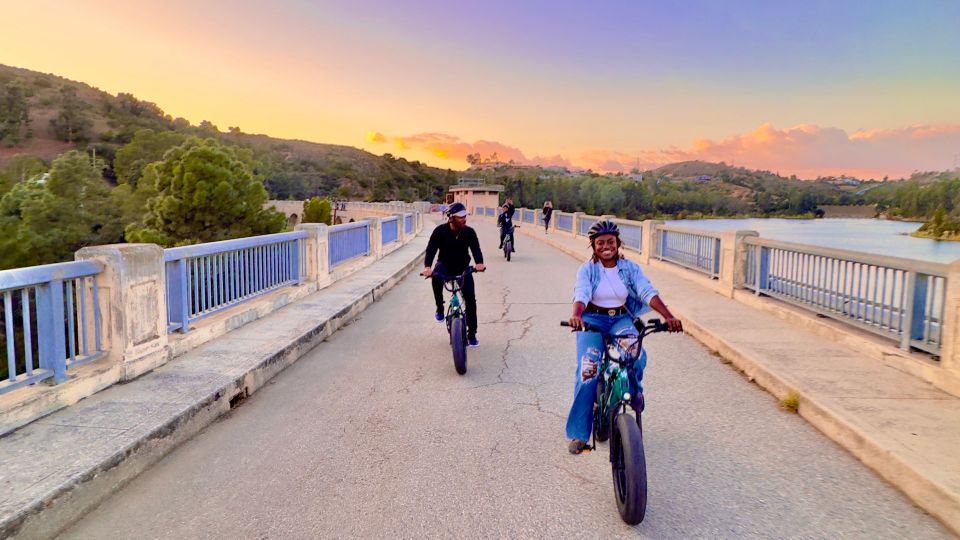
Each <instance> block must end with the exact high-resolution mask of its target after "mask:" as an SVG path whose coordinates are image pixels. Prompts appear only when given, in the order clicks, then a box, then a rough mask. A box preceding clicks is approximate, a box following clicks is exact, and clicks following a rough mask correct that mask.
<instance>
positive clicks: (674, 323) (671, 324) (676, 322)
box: [663, 317, 683, 332]
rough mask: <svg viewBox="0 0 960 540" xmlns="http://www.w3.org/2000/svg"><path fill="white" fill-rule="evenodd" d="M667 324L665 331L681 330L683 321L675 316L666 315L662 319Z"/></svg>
mask: <svg viewBox="0 0 960 540" xmlns="http://www.w3.org/2000/svg"><path fill="white" fill-rule="evenodd" d="M663 322H664V324H666V325H667V332H683V323H681V322H680V319H678V318H676V317H668V318H667V320H665V321H663Z"/></svg>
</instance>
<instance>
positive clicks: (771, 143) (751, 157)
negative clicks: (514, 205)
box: [383, 124, 960, 178]
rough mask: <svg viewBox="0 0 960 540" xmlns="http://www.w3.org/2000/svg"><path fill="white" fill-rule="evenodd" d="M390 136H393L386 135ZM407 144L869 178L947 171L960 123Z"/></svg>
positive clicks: (568, 161)
mask: <svg viewBox="0 0 960 540" xmlns="http://www.w3.org/2000/svg"><path fill="white" fill-rule="evenodd" d="M383 140H386V137H384V139H383ZM393 140H394V141H395V142H396V143H397V146H398V148H400V149H418V150H424V151H427V152H429V153H430V154H431V155H433V156H435V157H437V158H440V159H444V160H450V161H457V162H460V163H461V164H464V162H465V160H466V157H467V155H469V154H474V153H479V154H480V155H481V156H483V157H485V158H486V157H490V156H491V155H492V154H494V153H496V155H497V158H498V160H499V161H501V162H509V161H513V162H515V163H517V164H520V165H540V166H561V167H567V168H573V169H591V170H594V171H598V172H626V171H629V170H630V169H633V168H634V167H639V168H640V169H650V168H654V167H658V166H660V165H665V164H667V163H675V162H678V161H689V160H703V161H714V162H718V161H724V162H727V163H734V164H736V165H740V166H744V167H749V168H753V169H761V170H771V171H776V172H779V173H780V174H784V175H790V174H795V175H797V176H799V177H800V178H814V177H817V176H835V175H844V174H845V175H855V176H859V177H862V178H882V177H883V176H890V177H894V178H896V177H901V176H908V175H910V174H911V173H912V172H913V171H916V170H946V169H949V168H951V167H952V166H953V163H954V159H955V155H956V154H957V153H958V152H960V125H958V124H940V125H922V126H910V127H906V128H900V129H874V130H860V131H856V132H854V133H852V134H848V133H847V132H846V131H844V130H842V129H838V128H830V127H820V126H816V125H811V124H801V125H798V126H794V127H792V128H787V129H777V128H775V127H774V126H773V125H771V124H763V125H761V126H759V127H757V128H756V129H755V130H753V131H751V132H749V133H745V134H742V135H735V136H732V137H728V138H725V139H721V140H717V141H714V140H710V139H703V138H700V139H695V140H694V141H693V142H692V144H691V147H690V148H689V149H682V148H676V147H671V148H665V149H660V150H641V151H639V152H636V153H634V154H631V153H627V152H620V151H614V150H603V149H598V150H587V151H584V152H581V153H580V154H578V155H576V156H573V157H565V156H561V155H559V154H558V155H554V156H549V157H543V156H534V157H532V158H528V157H527V156H526V155H524V153H523V152H522V151H521V150H520V149H519V148H516V147H513V146H509V145H506V144H503V143H499V142H495V141H484V140H480V141H476V142H472V143H471V142H466V141H464V140H462V139H460V138H459V137H456V136H453V135H448V134H444V133H421V134H418V135H412V136H409V137H394V139H393Z"/></svg>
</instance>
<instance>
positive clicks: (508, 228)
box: [497, 205, 517, 251]
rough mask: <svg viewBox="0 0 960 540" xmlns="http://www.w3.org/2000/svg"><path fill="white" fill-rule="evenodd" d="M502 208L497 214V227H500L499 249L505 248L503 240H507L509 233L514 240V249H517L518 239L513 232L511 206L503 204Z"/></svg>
mask: <svg viewBox="0 0 960 540" xmlns="http://www.w3.org/2000/svg"><path fill="white" fill-rule="evenodd" d="M501 210H502V212H500V215H499V216H497V227H499V228H500V248H499V249H503V241H504V240H506V238H507V235H510V239H511V240H513V251H517V239H516V237H515V235H514V234H513V215H512V214H511V213H510V208H509V207H508V206H507V205H503V208H501Z"/></svg>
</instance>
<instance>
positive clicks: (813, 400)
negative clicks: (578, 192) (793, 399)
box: [518, 227, 960, 532]
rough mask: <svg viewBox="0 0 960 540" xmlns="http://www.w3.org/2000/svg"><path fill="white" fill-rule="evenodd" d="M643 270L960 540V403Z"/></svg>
mask: <svg viewBox="0 0 960 540" xmlns="http://www.w3.org/2000/svg"><path fill="white" fill-rule="evenodd" d="M518 230H520V231H521V232H522V233H524V235H525V236H529V237H532V238H536V239H538V240H541V241H544V242H546V243H548V244H550V245H552V246H554V247H556V248H559V249H560V250H562V251H564V252H566V253H568V254H569V255H571V256H573V257H574V258H576V259H578V260H585V259H586V258H587V255H588V254H589V248H588V247H587V240H586V239H585V238H583V237H572V236H569V235H566V234H559V233H553V232H551V234H549V235H547V234H544V231H543V229H541V228H539V227H521V228H519V229H518ZM521 249H522V248H521ZM627 255H628V257H630V258H633V256H634V255H635V254H634V253H630V252H628V253H627ZM641 266H642V267H643V270H644V272H645V273H646V274H647V276H648V277H649V278H650V280H651V281H652V282H653V284H654V285H655V286H656V287H657V288H658V289H659V291H660V293H661V296H662V298H663V299H664V301H665V302H666V303H667V304H668V305H669V306H670V309H671V310H672V311H673V312H674V313H675V314H676V315H677V316H678V317H680V318H681V319H682V320H683V324H684V328H685V329H686V331H687V333H688V334H690V335H691V336H693V337H694V338H696V339H697V340H699V341H700V342H702V343H703V344H704V345H706V346H707V347H708V348H709V349H711V350H713V351H715V352H717V353H718V354H719V355H720V356H721V357H722V359H723V360H722V361H724V362H725V363H726V362H729V363H731V364H733V365H734V366H735V367H736V368H737V369H739V370H740V371H742V372H743V373H744V375H745V376H746V377H747V378H748V379H749V380H750V381H752V382H755V383H757V384H758V385H760V386H761V387H763V388H764V389H766V390H767V391H769V392H770V393H771V394H773V395H774V396H775V397H776V398H778V399H780V400H783V399H785V398H787V397H788V396H790V395H795V396H797V397H798V398H799V408H798V410H797V412H798V413H799V414H800V415H801V416H802V417H803V418H805V419H806V420H807V421H809V422H810V423H811V424H813V425H814V426H815V427H817V428H818V429H819V430H821V431H822V432H823V433H824V434H826V435H827V436H828V437H830V438H831V439H833V440H834V441H835V442H837V443H838V444H840V445H841V446H842V447H844V448H845V449H847V450H848V451H849V452H850V453H852V454H853V455H855V456H856V457H857V458H858V459H860V460H861V461H862V462H863V463H865V464H866V465H868V466H869V467H871V468H872V469H873V470H874V471H876V472H877V473H878V474H880V476H882V477H883V478H885V479H886V480H887V481H889V482H890V483H891V484H893V485H895V486H897V487H898V488H899V489H901V490H902V491H903V492H904V493H906V494H907V495H908V496H909V497H910V498H911V499H912V500H913V501H914V502H915V503H916V504H917V505H918V506H920V507H921V508H923V509H924V510H926V511H927V512H929V513H931V514H932V515H934V516H936V517H937V518H939V519H940V520H941V521H943V522H944V523H945V524H947V525H948V526H949V527H951V528H952V529H953V531H954V532H960V452H958V450H957V449H958V448H960V398H957V397H955V396H952V395H950V394H948V393H946V392H943V391H942V390H939V389H937V388H936V387H934V386H933V385H931V384H929V383H927V382H926V381H923V380H920V379H918V378H917V377H914V376H912V375H910V374H908V373H905V372H903V371H901V370H898V369H896V368H895V367H894V366H891V365H887V364H884V363H883V362H880V361H878V360H875V359H872V358H869V357H868V356H867V355H865V354H862V353H860V352H858V351H856V350H854V349H851V348H848V347H846V346H844V345H841V344H838V343H833V342H830V341H829V340H826V339H824V338H823V337H821V336H818V335H816V334H814V333H812V332H810V331H808V330H805V329H803V328H798V327H797V325H795V324H791V323H790V322H788V321H786V320H782V319H779V318H777V317H774V316H772V315H771V314H770V313H768V312H765V311H761V310H759V309H756V308H753V307H750V306H747V305H746V304H743V303H741V302H739V301H737V300H734V299H732V298H729V297H726V296H723V295H721V294H719V293H717V292H715V291H713V290H711V289H709V288H707V287H706V286H705V283H703V281H704V280H705V279H706V278H705V277H700V276H699V275H695V273H694V272H692V271H688V270H685V269H681V268H680V267H677V266H673V265H670V264H669V263H661V262H659V261H658V262H656V263H653V264H650V265H641ZM698 280H699V281H700V283H698ZM571 294H572V292H571ZM770 301H773V300H770ZM812 316H813V315H811V317H812ZM650 399H656V397H655V396H651V397H650ZM753 428H754V429H763V426H753ZM784 458H785V459H803V456H784Z"/></svg>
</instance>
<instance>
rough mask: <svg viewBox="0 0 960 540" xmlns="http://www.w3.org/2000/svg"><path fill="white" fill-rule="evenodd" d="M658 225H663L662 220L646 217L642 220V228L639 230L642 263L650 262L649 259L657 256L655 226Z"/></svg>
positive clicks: (657, 239) (657, 246) (657, 247)
mask: <svg viewBox="0 0 960 540" xmlns="http://www.w3.org/2000/svg"><path fill="white" fill-rule="evenodd" d="M660 225H663V221H660V220H659V219H647V220H644V222H643V230H642V231H640V262H641V263H643V264H650V259H656V258H657V254H658V251H657V250H658V249H659V245H658V244H657V242H658V241H659V238H658V235H657V227H659V226H660Z"/></svg>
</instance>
